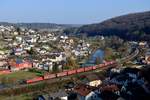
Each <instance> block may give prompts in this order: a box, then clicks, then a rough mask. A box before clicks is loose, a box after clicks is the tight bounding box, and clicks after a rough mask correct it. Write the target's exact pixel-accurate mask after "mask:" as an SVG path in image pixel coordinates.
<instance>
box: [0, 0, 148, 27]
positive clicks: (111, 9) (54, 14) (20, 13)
mask: <svg viewBox="0 0 150 100" xmlns="http://www.w3.org/2000/svg"><path fill="white" fill-rule="evenodd" d="M149 10H150V0H0V21H3V22H4V21H5V22H48V23H61V24H62V23H63V24H87V23H96V22H101V21H103V20H105V19H108V18H111V17H114V16H118V15H122V14H127V13H132V12H141V11H149Z"/></svg>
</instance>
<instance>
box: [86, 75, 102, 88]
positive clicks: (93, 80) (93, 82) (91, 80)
mask: <svg viewBox="0 0 150 100" xmlns="http://www.w3.org/2000/svg"><path fill="white" fill-rule="evenodd" d="M86 78H87V80H88V82H87V83H86V84H87V85H89V86H93V87H98V86H99V85H101V84H102V81H101V80H100V79H99V77H98V76H96V75H95V74H90V75H87V76H86Z"/></svg>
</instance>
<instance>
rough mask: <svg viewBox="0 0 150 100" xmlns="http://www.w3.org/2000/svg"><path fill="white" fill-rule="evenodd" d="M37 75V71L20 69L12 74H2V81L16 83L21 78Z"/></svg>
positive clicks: (0, 79) (0, 76) (0, 77)
mask: <svg viewBox="0 0 150 100" xmlns="http://www.w3.org/2000/svg"><path fill="white" fill-rule="evenodd" d="M33 77H36V73H33V72H27V71H18V72H13V73H11V74H5V75H0V82H1V83H4V84H9V83H15V82H17V81H19V80H23V79H30V78H33Z"/></svg>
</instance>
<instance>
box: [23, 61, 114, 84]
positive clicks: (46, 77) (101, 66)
mask: <svg viewBox="0 0 150 100" xmlns="http://www.w3.org/2000/svg"><path fill="white" fill-rule="evenodd" d="M116 63H117V62H116V61H111V62H105V63H103V64H99V65H95V66H89V67H83V68H78V69H74V70H67V71H63V72H59V73H55V74H45V75H43V76H41V77H36V78H33V79H29V80H25V83H26V84H31V83H35V82H39V81H43V80H50V79H54V78H59V77H64V76H69V75H74V74H78V73H83V72H88V71H92V70H96V69H107V68H110V65H114V64H116Z"/></svg>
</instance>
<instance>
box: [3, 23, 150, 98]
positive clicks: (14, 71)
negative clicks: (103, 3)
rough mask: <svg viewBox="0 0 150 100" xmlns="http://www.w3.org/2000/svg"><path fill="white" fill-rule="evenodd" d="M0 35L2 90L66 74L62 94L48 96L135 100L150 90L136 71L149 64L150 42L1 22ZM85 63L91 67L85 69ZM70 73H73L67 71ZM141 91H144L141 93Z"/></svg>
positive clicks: (141, 73) (142, 75) (144, 95)
mask: <svg viewBox="0 0 150 100" xmlns="http://www.w3.org/2000/svg"><path fill="white" fill-rule="evenodd" d="M0 38H1V40H0V44H1V47H0V80H1V89H5V88H11V87H14V86H17V87H18V86H20V85H24V84H29V85H30V84H32V83H34V84H35V83H36V82H40V81H43V79H46V80H47V79H48V80H49V81H50V80H51V79H53V80H54V79H55V78H58V79H61V80H64V79H62V78H61V77H63V76H66V75H68V77H69V80H70V78H71V80H70V82H68V83H66V82H67V81H68V79H67V80H66V81H65V82H64V86H63V88H64V89H65V90H64V91H66V92H64V91H63V92H62V91H61V90H62V89H63V88H60V92H62V93H60V94H59V92H58V93H57V94H53V93H51V92H50V94H53V95H52V96H50V95H48V97H47V98H51V99H52V100H53V99H54V98H57V99H59V98H71V99H70V100H76V99H77V98H78V99H79V100H91V99H92V100H101V99H102V100H103V99H104V100H110V99H111V100H116V99H117V98H125V99H136V100H138V98H144V97H147V96H148V94H149V93H150V90H149V89H148V88H149V85H148V83H147V82H148V80H146V79H144V77H145V75H146V74H145V73H143V71H142V72H141V71H140V70H141V69H143V68H145V66H147V65H149V64H150V60H149V58H150V53H149V52H150V50H149V44H148V43H147V42H146V41H140V42H135V41H124V40H122V39H121V38H118V37H104V36H96V37H90V38H87V37H86V36H73V35H67V34H65V33H63V31H62V30H59V29H58V30H52V31H40V30H34V29H28V28H23V27H15V26H4V25H1V26H0ZM116 40H117V42H116ZM118 41H120V42H118ZM99 55H100V56H99ZM126 60H127V61H126ZM115 61H117V63H118V64H117V65H116V64H115V66H119V67H113V66H111V64H114V62H115ZM119 63H120V64H119ZM102 64H104V65H102ZM89 66H93V67H91V69H90V67H89ZM99 66H101V67H99ZM103 66H104V69H103ZM107 66H110V67H108V68H107ZM131 66H132V67H131ZM105 67H106V68H107V69H106V68H105ZM97 68H98V69H97ZM99 68H102V69H103V70H102V69H99ZM110 68H111V69H110ZM94 69H97V70H95V71H94V72H93V73H91V72H90V70H94ZM105 69H106V71H104V70H105ZM108 69H110V70H108ZM82 70H83V71H82ZM86 71H89V72H86ZM97 71H98V72H97ZM101 71H103V72H101ZM81 72H83V75H82V73H81ZM78 73H81V75H80V74H78ZM84 73H85V75H86V76H85V75H84ZM87 73H89V74H87ZM101 73H103V75H102V74H101ZM73 74H76V75H77V76H76V75H75V76H71V77H70V76H69V75H73ZM42 77H44V78H42ZM59 77H60V78H59ZM54 81H56V80H54ZM59 81H60V80H59ZM50 84H51V83H50ZM131 85H133V86H135V85H138V87H139V88H136V89H137V90H135V89H134V87H133V86H131ZM132 88H133V90H132ZM58 91H59V90H58ZM135 91H139V93H140V94H138V92H136V93H135ZM140 91H145V92H142V93H143V95H142V94H141V92H140ZM0 93H1V92H0ZM2 94H3V93H2ZM40 94H43V93H40ZM40 94H39V97H38V98H44V97H43V96H47V93H45V94H44V95H43V96H42V95H40ZM56 95H57V96H56ZM107 95H110V96H109V97H107ZM137 95H141V96H140V97H138V96H137ZM37 96H38V95H37ZM45 98H46V97H45ZM73 98H74V99H73ZM112 98H114V99H112ZM62 100H66V99H62Z"/></svg>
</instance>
